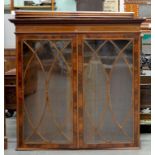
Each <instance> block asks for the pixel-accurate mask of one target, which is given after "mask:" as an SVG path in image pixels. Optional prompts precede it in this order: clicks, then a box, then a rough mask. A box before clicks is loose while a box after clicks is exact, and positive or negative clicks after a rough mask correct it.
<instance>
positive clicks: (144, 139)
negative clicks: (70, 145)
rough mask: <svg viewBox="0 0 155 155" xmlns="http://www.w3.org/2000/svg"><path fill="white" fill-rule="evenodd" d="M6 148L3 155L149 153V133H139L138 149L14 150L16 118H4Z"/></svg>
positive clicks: (116, 154) (130, 154)
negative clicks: (139, 145) (6, 138)
mask: <svg viewBox="0 0 155 155" xmlns="http://www.w3.org/2000/svg"><path fill="white" fill-rule="evenodd" d="M6 125H7V136H8V149H7V150H5V153H4V154H5V155H78V154H80V155H88V154H89V155H151V135H150V134H141V147H140V149H138V150H76V151H70V150H65V151H63V150H58V151H53V150H48V151H16V150H15V149H16V120H15V118H9V119H6Z"/></svg>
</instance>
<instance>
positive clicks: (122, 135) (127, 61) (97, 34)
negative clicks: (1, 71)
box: [10, 11, 143, 150]
mask: <svg viewBox="0 0 155 155" xmlns="http://www.w3.org/2000/svg"><path fill="white" fill-rule="evenodd" d="M10 21H11V22H13V23H14V24H15V26H16V32H15V34H16V54H17V66H16V69H17V73H16V76H17V83H16V86H17V150H32V149H113V148H133V147H139V144H140V143H139V124H140V115H139V109H140V41H141V39H140V24H141V23H142V22H143V19H140V18H135V17H134V15H133V13H103V12H96V13H95V12H23V11H22V12H20V11H17V12H16V16H15V19H10Z"/></svg>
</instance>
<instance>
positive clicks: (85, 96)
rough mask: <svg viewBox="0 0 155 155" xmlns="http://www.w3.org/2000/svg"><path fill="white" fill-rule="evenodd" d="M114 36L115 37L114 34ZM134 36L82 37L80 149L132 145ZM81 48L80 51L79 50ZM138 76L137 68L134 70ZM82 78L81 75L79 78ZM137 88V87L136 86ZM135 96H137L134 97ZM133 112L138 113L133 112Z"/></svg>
mask: <svg viewBox="0 0 155 155" xmlns="http://www.w3.org/2000/svg"><path fill="white" fill-rule="evenodd" d="M114 36H115V37H114ZM133 44H134V39H133V38H132V37H131V36H130V37H128V36H126V37H125V35H124V36H123V37H122V38H121V34H119V35H116V34H115V35H114V34H112V35H110V34H109V35H107V34H103V35H101V34H98V35H97V34H92V35H88V36H87V35H83V36H81V45H82V46H81V45H79V49H80V50H79V77H80V78H79V82H80V83H81V85H82V86H81V87H79V101H80V103H79V104H80V106H79V108H80V109H79V117H80V118H79V122H80V123H79V124H81V125H80V127H79V129H80V138H79V139H80V147H81V148H108V147H109V148H110V147H113V148H114V147H123V145H124V146H126V147H127V146H130V147H131V146H134V145H135V142H136V140H135V139H137V137H138V134H137V135H135V133H138V129H139V127H138V124H137V125H134V124H135V122H136V121H137V119H138V118H136V117H138V115H137V114H138V108H135V105H134V104H135V101H134V89H133V88H134V67H136V68H138V63H137V64H136V63H135V66H134V65H133V63H134V59H133V58H134V49H135V48H137V45H135V46H133ZM80 51H81V52H80ZM136 59H137V60H138V57H137V58H136ZM136 74H137V75H138V73H137V71H136V72H135V76H136ZM81 77H82V78H81ZM135 90H136V89H135ZM135 97H137V98H138V95H137V96H135ZM135 113H137V114H136V115H135Z"/></svg>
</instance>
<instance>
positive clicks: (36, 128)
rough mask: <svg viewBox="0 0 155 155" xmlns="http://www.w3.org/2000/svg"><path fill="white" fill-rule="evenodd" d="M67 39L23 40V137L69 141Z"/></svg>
mask: <svg viewBox="0 0 155 155" xmlns="http://www.w3.org/2000/svg"><path fill="white" fill-rule="evenodd" d="M71 50H72V48H71V41H70V40H65V41H63V40H60V41H59V40H55V41H53V40H52V41H50V40H38V41H35V40H34V41H32V40H26V41H24V42H23V54H24V55H23V61H24V65H23V76H24V140H25V142H26V143H58V144H71V143H72V142H73V123H72V83H71V74H72V64H71Z"/></svg>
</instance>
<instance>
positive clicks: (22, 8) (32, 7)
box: [15, 6, 52, 10]
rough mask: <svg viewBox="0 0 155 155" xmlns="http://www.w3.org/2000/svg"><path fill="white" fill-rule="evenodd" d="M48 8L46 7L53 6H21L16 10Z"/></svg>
mask: <svg viewBox="0 0 155 155" xmlns="http://www.w3.org/2000/svg"><path fill="white" fill-rule="evenodd" d="M18 9H21V10H37V9H38V10H46V9H52V6H19V7H15V10H18Z"/></svg>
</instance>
